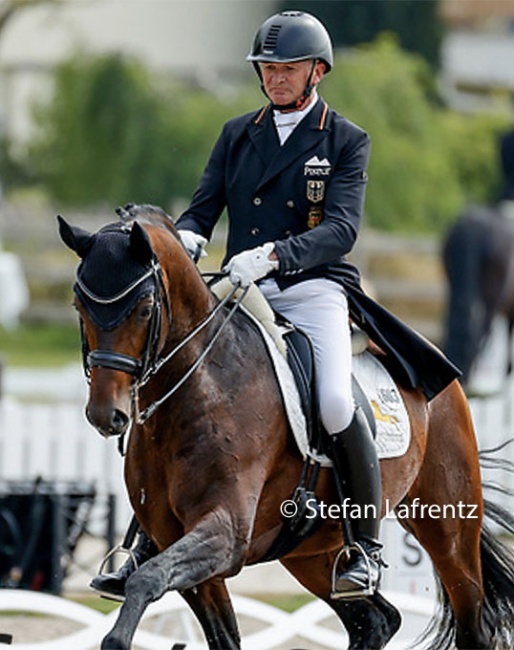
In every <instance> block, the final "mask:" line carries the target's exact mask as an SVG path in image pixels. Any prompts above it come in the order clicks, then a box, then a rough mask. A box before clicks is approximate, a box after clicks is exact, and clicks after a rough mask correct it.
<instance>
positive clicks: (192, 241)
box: [178, 230, 207, 259]
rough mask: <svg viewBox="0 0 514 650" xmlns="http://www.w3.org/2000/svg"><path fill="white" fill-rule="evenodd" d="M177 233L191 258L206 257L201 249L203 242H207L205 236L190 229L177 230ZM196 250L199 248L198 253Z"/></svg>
mask: <svg viewBox="0 0 514 650" xmlns="http://www.w3.org/2000/svg"><path fill="white" fill-rule="evenodd" d="M178 234H179V235H180V239H181V240H182V243H183V244H184V248H185V249H186V250H187V252H188V253H189V255H190V256H191V257H192V258H193V259H194V258H195V257H207V253H206V251H204V249H203V247H204V246H205V244H207V239H205V237H202V235H199V234H198V233H196V232H193V231H192V230H179V231H178ZM198 250H200V254H198Z"/></svg>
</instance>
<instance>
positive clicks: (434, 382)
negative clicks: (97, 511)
mask: <svg viewBox="0 0 514 650" xmlns="http://www.w3.org/2000/svg"><path fill="white" fill-rule="evenodd" d="M247 60H248V61H250V62H252V64H253V65H254V67H255V70H256V73H257V75H258V77H259V80H260V83H261V88H262V90H263V92H264V94H265V95H266V97H267V99H268V100H269V102H268V103H267V104H266V105H265V106H264V107H263V108H262V109H260V110H258V111H255V112H252V113H249V114H246V115H243V116H240V117H236V118H235V119H232V120H230V121H229V122H228V123H227V124H226V125H225V126H224V128H223V131H222V133H221V135H220V137H219V139H218V141H217V142H216V144H215V146H214V149H213V151H212V154H211V156H210V159H209V161H208V163H207V166H206V168H205V171H204V173H203V175H202V177H201V180H200V182H199V185H198V188H197V190H196V192H195V194H194V196H193V199H192V202H191V205H190V206H189V208H188V209H187V210H186V211H185V212H184V213H183V214H182V216H181V217H180V219H179V220H178V222H177V224H176V225H177V228H178V229H179V232H180V235H181V238H182V242H183V244H184V245H185V247H186V248H187V249H188V250H189V251H190V252H191V254H192V255H193V254H194V255H198V254H199V252H200V251H201V250H202V249H203V247H204V246H205V244H206V243H207V241H208V240H209V239H210V237H211V234H212V231H213V229H214V226H215V225H216V223H217V221H218V219H219V217H220V215H221V213H222V211H223V209H224V208H227V211H228V242H227V251H226V256H225V260H224V265H225V270H226V271H227V273H228V274H229V277H230V280H231V282H232V283H233V284H234V285H240V286H242V287H246V286H248V285H249V284H250V283H252V282H256V283H258V286H259V288H260V289H261V291H262V293H263V294H264V296H265V297H266V298H267V300H268V301H269V302H270V304H271V306H272V307H273V309H274V310H275V311H276V312H278V313H279V314H281V315H282V316H284V317H285V318H286V319H288V320H289V321H290V322H292V323H293V324H294V325H296V326H298V327H299V328H300V329H302V330H303V331H304V332H305V333H307V334H308V335H309V336H310V337H311V339H312V342H313V347H314V351H315V360H316V376H317V398H318V405H319V412H320V418H321V421H322V424H323V427H324V429H325V430H326V432H327V433H328V434H329V439H330V441H331V455H332V459H333V462H334V470H335V472H334V476H335V479H336V485H337V488H338V490H337V493H338V495H339V498H341V499H348V500H349V502H350V503H351V504H352V505H353V506H356V507H357V508H358V509H359V511H360V512H361V513H362V516H361V517H360V518H359V519H352V521H351V527H349V522H347V521H344V522H343V524H344V526H345V528H344V530H350V531H351V534H352V537H353V540H354V542H355V543H354V544H353V545H352V547H351V549H349V551H348V561H347V562H346V563H345V565H344V568H343V570H342V571H340V572H338V574H337V578H336V580H335V583H334V585H335V590H334V593H333V594H332V597H333V598H334V599H339V598H355V597H361V596H364V595H369V594H372V593H374V591H375V590H376V589H377V586H378V584H379V581H380V573H381V564H382V560H381V548H382V545H381V543H380V542H379V539H378V537H379V526H380V517H381V509H382V490H381V476H380V468H379V462H378V458H377V452H376V449H375V445H374V442H373V438H372V435H371V432H370V428H369V426H368V423H367V420H366V417H365V416H364V415H363V413H362V411H361V409H359V408H356V407H355V404H354V400H353V396H352V382H351V368H352V358H351V344H350V327H349V316H351V317H352V319H353V320H354V321H355V322H356V323H357V324H358V325H359V326H361V327H362V328H363V329H365V330H366V331H368V333H369V334H370V335H371V338H372V339H373V340H374V341H375V342H376V343H377V344H378V345H379V346H380V347H381V348H382V349H383V351H384V352H385V353H386V355H387V358H388V364H389V366H388V367H389V368H390V369H392V371H393V372H394V373H395V375H396V377H397V379H398V380H399V381H400V382H401V383H403V384H404V385H406V386H408V387H412V388H415V387H419V388H421V390H422V391H423V392H424V394H425V395H426V396H427V397H428V398H429V399H430V398H432V397H433V396H434V395H435V394H437V393H438V392H439V391H441V390H442V389H443V388H444V387H445V386H446V385H447V384H449V383H450V382H451V381H452V380H453V379H454V378H455V377H456V376H457V375H458V371H457V370H456V369H455V368H454V367H453V366H452V365H450V364H449V363H448V362H447V360H446V359H445V358H444V357H443V356H442V355H440V354H439V352H437V351H436V350H435V348H433V347H432V346H431V345H430V344H428V343H427V342H425V341H424V340H423V339H421V338H420V337H419V336H418V335H417V334H415V333H414V332H413V331H412V330H410V329H408V328H407V327H406V326H405V325H403V324H402V323H400V322H399V321H398V320H397V319H396V318H395V317H394V316H392V315H391V314H390V313H389V312H387V311H386V310H384V309H383V308H382V307H380V306H379V305H377V304H376V303H375V302H374V301H372V300H371V299H370V298H368V297H367V296H366V295H365V294H364V293H363V292H362V289H361V288H360V284H359V274H358V272H357V270H356V269H355V267H353V266H352V265H350V264H349V263H348V262H347V261H346V259H345V256H346V255H347V254H348V253H349V252H350V251H351V250H352V248H353V246H354V244H355V241H356V238H357V233H358V230H359V227H360V223H361V219H362V214H363V208H364V197H365V189H366V183H367V180H368V175H367V171H366V170H367V165H368V157H369V150H370V141H369V137H368V135H367V134H366V133H365V131H363V130H362V129H361V128H359V127H358V126H356V125H355V124H353V123H352V122H350V121H349V120H347V119H346V118H344V117H342V116H341V115H339V114H338V113H336V112H335V111H334V110H333V109H331V108H329V107H328V105H327V104H326V103H325V102H324V101H323V99H322V98H321V97H320V96H319V95H318V92H317V86H318V84H319V82H320V81H321V79H322V77H323V76H324V75H325V74H327V73H329V72H330V70H331V69H332V67H333V63H334V60H333V50H332V44H331V40H330V37H329V35H328V33H327V30H326V29H325V27H324V26H323V25H322V23H321V22H320V21H319V20H317V19H316V18H315V17H314V16H312V15H309V14H307V13H303V12H298V11H289V12H283V13H279V14H276V15H274V16H272V17H271V18H269V19H268V20H266V21H265V22H264V23H263V25H262V26H261V28H260V29H259V31H258V32H257V34H256V37H255V40H254V42H253V46H252V48H251V52H250V54H249V55H248V57H247ZM153 552H154V548H153V544H152V543H151V542H150V541H149V540H148V539H147V538H146V536H145V535H144V533H140V537H139V540H138V544H137V546H136V548H135V549H134V554H135V557H136V559H137V561H138V562H139V563H140V562H144V561H145V560H146V559H147V558H148V557H149V556H151V555H152V553H153ZM133 570H134V563H133V561H132V560H128V561H127V562H126V563H125V565H124V566H123V567H122V568H121V569H120V571H119V572H116V573H113V574H107V575H100V576H97V577H96V578H95V579H94V580H93V582H92V583H91V586H92V587H93V588H95V589H97V590H99V591H101V592H103V593H110V594H116V595H118V596H120V595H122V594H123V589H124V584H125V581H126V579H127V578H128V576H129V575H130V573H131V572H132V571H133Z"/></svg>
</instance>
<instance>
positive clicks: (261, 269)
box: [224, 242, 278, 288]
mask: <svg viewBox="0 0 514 650" xmlns="http://www.w3.org/2000/svg"><path fill="white" fill-rule="evenodd" d="M274 248H275V245H274V244H273V243H272V242H268V243H266V244H264V245H263V246H259V247H258V248H252V249H251V250H249V251H243V252H242V253H239V254H238V255H234V257H233V258H232V259H230V260H229V262H228V264H227V265H226V266H225V268H224V271H227V272H228V274H229V278H230V282H232V284H234V285H239V286H241V287H243V288H246V287H247V286H248V285H249V284H250V283H251V282H255V281H256V280H260V279H261V278H263V277H264V276H265V275H268V273H271V271H274V270H276V269H278V260H277V259H270V257H269V255H270V254H271V253H272V252H273V249H274Z"/></svg>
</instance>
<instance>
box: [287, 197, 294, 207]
mask: <svg viewBox="0 0 514 650" xmlns="http://www.w3.org/2000/svg"><path fill="white" fill-rule="evenodd" d="M286 205H287V207H288V208H294V201H293V200H292V199H289V201H288V202H287V203H286Z"/></svg>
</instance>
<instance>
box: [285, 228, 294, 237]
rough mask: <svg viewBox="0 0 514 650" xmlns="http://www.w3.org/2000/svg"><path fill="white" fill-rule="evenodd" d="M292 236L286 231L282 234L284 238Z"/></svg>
mask: <svg viewBox="0 0 514 650" xmlns="http://www.w3.org/2000/svg"><path fill="white" fill-rule="evenodd" d="M292 234H293V233H292V232H291V231H290V230H286V231H285V232H284V236H285V237H291V235H292Z"/></svg>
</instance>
